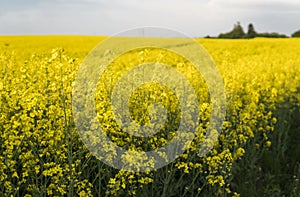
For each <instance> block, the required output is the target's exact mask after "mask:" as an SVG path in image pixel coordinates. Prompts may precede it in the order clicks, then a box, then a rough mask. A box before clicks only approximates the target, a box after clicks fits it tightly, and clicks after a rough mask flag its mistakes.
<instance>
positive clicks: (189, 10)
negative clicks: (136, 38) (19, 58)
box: [0, 0, 300, 37]
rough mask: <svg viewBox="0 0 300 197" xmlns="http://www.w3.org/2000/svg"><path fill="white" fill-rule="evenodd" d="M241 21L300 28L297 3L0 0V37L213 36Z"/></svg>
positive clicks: (275, 28) (266, 28) (282, 29)
mask: <svg viewBox="0 0 300 197" xmlns="http://www.w3.org/2000/svg"><path fill="white" fill-rule="evenodd" d="M237 21H239V22H240V23H241V25H242V26H243V28H244V30H245V31H247V26H248V24H249V23H253V24H254V27H255V29H256V31H258V32H279V33H284V34H287V35H291V33H293V32H295V31H297V30H299V29H300V1H299V0H0V35H23V34H26V35H27V34H33V35H39V34H68V35H69V34H71V35H74V34H75V35H107V36H110V35H115V34H118V33H119V32H122V31H124V30H129V29H132V28H137V27H142V26H154V27H164V28H169V29H173V30H176V31H179V32H182V33H183V34H186V35H188V36H191V37H203V36H206V35H210V36H217V35H218V34H219V33H224V32H228V31H230V30H231V29H232V28H233V25H234V24H235V23H236V22H237Z"/></svg>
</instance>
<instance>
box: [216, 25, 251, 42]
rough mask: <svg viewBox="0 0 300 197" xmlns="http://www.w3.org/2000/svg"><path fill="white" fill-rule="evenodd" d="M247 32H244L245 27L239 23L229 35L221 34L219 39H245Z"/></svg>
mask: <svg viewBox="0 0 300 197" xmlns="http://www.w3.org/2000/svg"><path fill="white" fill-rule="evenodd" d="M245 35H246V34H245V32H244V30H243V27H242V26H241V24H240V23H239V22H237V24H235V25H234V27H233V30H231V31H230V32H228V33H223V34H222V33H221V34H220V35H219V38H231V39H237V38H243V37H245Z"/></svg>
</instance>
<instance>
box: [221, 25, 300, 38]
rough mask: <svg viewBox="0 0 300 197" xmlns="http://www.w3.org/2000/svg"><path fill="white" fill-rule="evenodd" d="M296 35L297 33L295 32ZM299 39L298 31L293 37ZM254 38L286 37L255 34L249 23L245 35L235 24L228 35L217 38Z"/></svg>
mask: <svg viewBox="0 0 300 197" xmlns="http://www.w3.org/2000/svg"><path fill="white" fill-rule="evenodd" d="M295 33H298V32H295ZM297 35H298V37H300V31H299V33H298V34H296V36H294V37H297ZM255 37H264V38H287V37H288V36H286V35H284V34H279V33H276V32H271V33H269V32H265V33H257V32H256V31H255V28H254V25H253V24H252V23H250V24H249V25H248V32H247V34H245V33H244V30H243V27H242V26H241V24H240V23H239V22H238V23H237V24H235V25H234V28H233V30H231V31H230V32H228V33H221V34H220V35H219V36H218V38H229V39H240V38H255Z"/></svg>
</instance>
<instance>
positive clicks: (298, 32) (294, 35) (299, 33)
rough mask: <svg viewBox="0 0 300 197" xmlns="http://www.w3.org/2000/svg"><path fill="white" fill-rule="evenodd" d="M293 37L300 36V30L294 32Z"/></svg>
mask: <svg viewBox="0 0 300 197" xmlns="http://www.w3.org/2000/svg"><path fill="white" fill-rule="evenodd" d="M292 37H293V38H296V37H300V30H298V31H296V32H294V33H292Z"/></svg>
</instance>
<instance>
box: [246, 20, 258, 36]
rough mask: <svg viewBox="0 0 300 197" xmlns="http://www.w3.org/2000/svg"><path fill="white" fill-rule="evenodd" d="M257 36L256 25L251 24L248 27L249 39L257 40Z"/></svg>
mask: <svg viewBox="0 0 300 197" xmlns="http://www.w3.org/2000/svg"><path fill="white" fill-rule="evenodd" d="M256 35H257V33H256V31H255V29H254V25H253V24H252V23H250V24H249V25H248V32H247V35H246V37H247V38H255V37H256Z"/></svg>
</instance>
